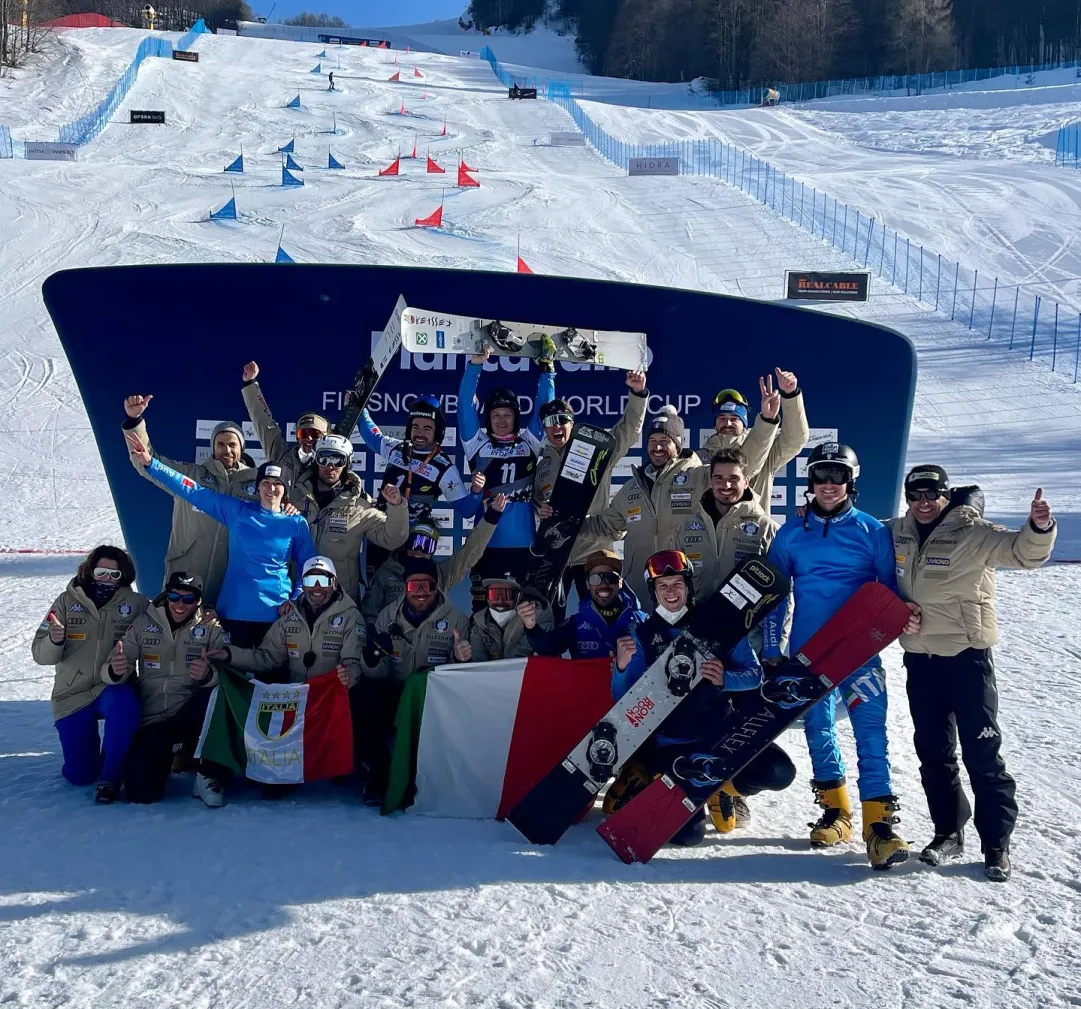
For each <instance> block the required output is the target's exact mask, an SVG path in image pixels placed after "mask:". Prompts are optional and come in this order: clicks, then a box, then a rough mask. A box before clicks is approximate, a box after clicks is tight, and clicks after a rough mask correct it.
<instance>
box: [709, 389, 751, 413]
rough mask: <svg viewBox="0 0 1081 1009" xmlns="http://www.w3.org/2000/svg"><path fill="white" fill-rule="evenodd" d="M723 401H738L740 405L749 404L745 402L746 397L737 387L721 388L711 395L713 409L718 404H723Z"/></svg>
mask: <svg viewBox="0 0 1081 1009" xmlns="http://www.w3.org/2000/svg"><path fill="white" fill-rule="evenodd" d="M725 403H739V405H740V406H750V405H751V404H750V403H748V402H747V397H746V396H744V395H743V393H742V392H740V391H739V389H722V390H721V391H720V392H719V393H717V395H716V396H714V397H713V409H714V410H716V409H717V408H718V407H719V406H723V405H724V404H725Z"/></svg>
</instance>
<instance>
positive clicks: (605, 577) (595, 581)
mask: <svg viewBox="0 0 1081 1009" xmlns="http://www.w3.org/2000/svg"><path fill="white" fill-rule="evenodd" d="M620 577H621V575H619V574H618V573H617V572H615V571H590V573H589V574H588V575H586V585H589V586H590V587H592V588H596V587H597V586H598V585H618V584H619V580H620Z"/></svg>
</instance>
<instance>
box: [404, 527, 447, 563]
mask: <svg viewBox="0 0 1081 1009" xmlns="http://www.w3.org/2000/svg"><path fill="white" fill-rule="evenodd" d="M437 546H439V541H438V540H437V539H436V538H435V537H434V536H431V535H429V534H428V533H421V532H415V533H413V535H412V536H410V537H409V545H408V546H407V547H406V552H407V553H408V552H409V551H411V550H418V551H420V552H421V553H424V554H427V555H428V556H429V557H431V556H432V555H433V554H434V553H435V549H436V547H437Z"/></svg>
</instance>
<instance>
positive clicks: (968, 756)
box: [886, 465, 1058, 882]
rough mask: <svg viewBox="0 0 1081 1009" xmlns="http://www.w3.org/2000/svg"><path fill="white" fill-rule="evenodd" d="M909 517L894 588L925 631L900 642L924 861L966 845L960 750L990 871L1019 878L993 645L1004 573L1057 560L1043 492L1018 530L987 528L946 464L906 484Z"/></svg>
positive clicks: (893, 528)
mask: <svg viewBox="0 0 1081 1009" xmlns="http://www.w3.org/2000/svg"><path fill="white" fill-rule="evenodd" d="M905 498H906V499H907V501H908V514H906V515H903V516H902V517H901V518H895V519H891V520H890V521H889V522H887V523H886V525H887V527H888V528H889V530H890V532H891V533H892V534H893V544H894V551H895V553H896V562H897V585H898V588H899V589H900V592H901V595H902V596H903V597H904V598H905V599H906V600H908V601H910V602H913V603H916V604H917V605H918V606H919V607H920V624H919V631H918V633H916V634H906V635H903V636H902V637H901V647H902V648H904V650H905V659H904V662H905V668H906V669H907V670H908V684H907V687H908V704H909V710H910V711H911V713H912V722H913V726H914V728H915V735H914V743H915V747H916V755H917V756H918V757H919V758H920V777H921V778H922V780H923V790H924V792H925V794H926V795H927V805H928V808H929V810H930V813H931V820H932V822H933V823H934V827H935V836H934V838H933V839H932V840H931V843H930V844H928V845H927V847H926V848H924V850H923V852H922V853H921V854H920V861H921V862H926V863H928V864H930V865H938V864H940V863H941V862H943V861H946V860H948V859H951V858H955V857H957V856H958V855H960V854H961V853H962V852H963V850H964V827H965V824H966V823H967V821H968V819H969V817H970V816H971V815H972V809H971V807H970V806H969V803H968V799H967V798H966V797H965V793H964V790H963V789H962V787H961V776H960V773H959V770H958V767H957V754H956V744H957V741H958V739H960V742H961V756H962V758H963V759H964V763H965V768H966V769H967V770H968V774H969V781H970V783H971V785H972V791H973V793H974V795H975V797H976V815H975V825H976V832H977V833H978V834H979V836H980V843H981V847H982V849H983V856H984V872H985V874H986V876H987V878H988V879H990V880H992V881H994V882H1004V881H1005V880H1007V879H1009V877H1010V871H1011V870H1010V859H1009V844H1010V834H1011V833H1012V831H1013V827H1014V823H1015V821H1016V819H1017V802H1016V800H1015V798H1014V791H1015V785H1014V780H1013V778H1012V777H1010V775H1009V773H1008V772H1007V771H1006V764H1005V762H1004V761H1003V759H1002V756H1001V754H1000V753H999V744H1000V743H1001V741H1002V735H1001V731H1000V728H999V724H998V717H997V716H998V689H997V687H996V685H995V667H994V659H993V656H992V654H991V648H992V646H993V645H995V644H996V642H997V641H998V620H997V617H996V614H995V568H1024V569H1032V568H1038V567H1040V566H1041V565H1042V564H1045V563H1046V562H1047V560H1048V559H1049V558H1050V556H1051V551H1052V549H1053V548H1054V545H1055V536H1056V534H1057V531H1058V530H1057V527H1056V525H1055V519H1054V516H1053V515H1052V514H1051V506H1050V505H1049V504H1048V503H1047V501H1045V500H1044V499H1043V491H1042V489H1041V490H1037V491H1036V494H1035V498H1034V500H1033V502H1032V506H1031V508H1030V509H1029V517H1028V521H1027V522H1026V523H1025V524H1024V525H1023V526H1022V527H1021V529H1019V530H1018V531H1017V532H1012V531H1011V530H1009V529H1007V528H1005V527H1004V526H999V525H993V524H992V523H990V522H987V521H985V520H984V519H983V518H982V517H981V516H980V512H979V510H978V509H977V508H975V507H972V506H971V505H970V504H968V503H965V501H964V500H961V501H956V502H955V500H954V498H955V495H954V493H952V492H951V489H950V482H949V478H948V477H947V475H946V471H945V470H944V469H943V468H942V467H941V466H933V465H925V466H917V467H915V469H913V470H911V471H910V472H909V474H908V476H907V477H906V478H905Z"/></svg>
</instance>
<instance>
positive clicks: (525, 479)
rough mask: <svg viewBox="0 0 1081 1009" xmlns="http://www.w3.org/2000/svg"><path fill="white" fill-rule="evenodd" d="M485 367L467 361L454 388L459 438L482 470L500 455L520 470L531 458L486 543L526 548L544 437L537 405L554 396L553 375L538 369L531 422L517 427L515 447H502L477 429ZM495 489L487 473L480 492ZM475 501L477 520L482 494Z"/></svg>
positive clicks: (473, 463)
mask: <svg viewBox="0 0 1081 1009" xmlns="http://www.w3.org/2000/svg"><path fill="white" fill-rule="evenodd" d="M483 370H484V367H483V365H479V364H473V362H472V361H466V364H465V370H464V371H463V372H462V381H461V384H460V385H459V387H458V433H459V435H460V436H461V439H462V448H463V450H464V451H465V456H466V458H467V459H468V460H469V464H470V466H471V467H472V468H473V470H478V469H479V470H482V471H483V470H485V469H487V468H488V467H489V466H492V467H493V472H498V470H499V469H500V467H501V465H503V464H502V463H501V462H500V460H501V459H504V458H505V464H512V463H516V462H518V463H521V464H523V465H522V468H523V470H524V469H525V468H526V466H525V464H528V463H530V462H531V463H532V466H531V467H530V468H529V473H528V476H527V475H526V474H525V473H524V472H523V473H520V474H518V476H519V480H518V482H519V483H521V484H522V487H521V489H520V490H518V489H515V490H514V491H513V492H512V493H513V495H514V496H513V498H512V499H511V500H509V501H508V502H507V507H506V508H505V509H504V510H503V518H502V519H500V521H499V525H498V526H496V530H495V535H494V536H493V537H492V540H491V542H490V543H489V544H488V546H489V547H528V546H531V545H532V543H533V535H534V533H535V532H536V530H537V525H536V521H535V520H534V511H533V473H534V472H535V470H536V462H537V458H538V457H539V456H540V452H541V446H542V444H543V437H544V432H543V430H542V429H541V422H540V408H541V407H542V406H544V404H545V403H549V402H551V401H552V400H553V399H554V398H555V394H556V384H555V374H554V373H553V372H550V371H542V372H541V373H540V380H539V381H538V382H537V398H536V401H535V402H534V404H533V416H532V417H531V419H530V421H529V427H527V428H522V430H521V431H519V432H518V438H519V441H518V442H517V443H515V444H514V445H513V446H501V445H498V444H493V443H492V442H491V441H490V440H489V439H488V437H487V435H486V434H485V433H484V431H482V430H481V416H480V405H479V404H478V402H477V397H476V393H477V383H478V382H479V381H480V375H481V372H482V371H483ZM512 486H513V485H512ZM499 490H500V487H499V485H498V483H497V481H496V480H493V479H492V477H491V476H489V477H488V483H487V485H486V486H485V488H484V496H486V497H490V496H491V495H493V494H496V493H498V492H499ZM508 490H509V488H508ZM508 496H509V495H508ZM474 500H475V501H476V502H477V507H476V514H475V518H476V520H477V521H480V519H481V518H483V516H484V509H483V507H481V506H480V495H477V496H475V498H474Z"/></svg>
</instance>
